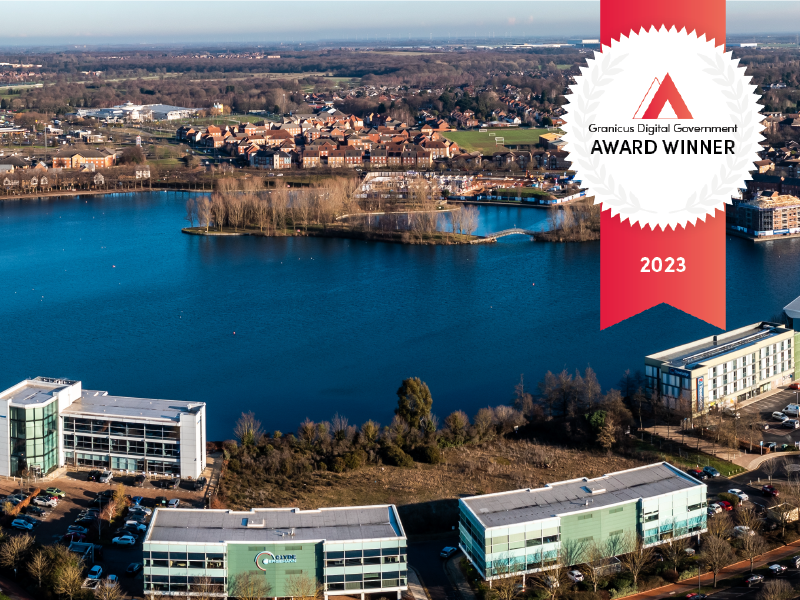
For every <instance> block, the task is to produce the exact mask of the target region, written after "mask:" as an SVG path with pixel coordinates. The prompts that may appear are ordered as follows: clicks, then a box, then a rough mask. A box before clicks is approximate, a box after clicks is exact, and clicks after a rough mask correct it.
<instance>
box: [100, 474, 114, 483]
mask: <svg viewBox="0 0 800 600" xmlns="http://www.w3.org/2000/svg"><path fill="white" fill-rule="evenodd" d="M112 476H113V474H112V473H111V471H103V472H102V473H100V478H99V479H98V481H99V482H100V483H111V478H112Z"/></svg>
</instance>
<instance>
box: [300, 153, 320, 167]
mask: <svg viewBox="0 0 800 600" xmlns="http://www.w3.org/2000/svg"><path fill="white" fill-rule="evenodd" d="M302 161H303V163H302V164H303V168H304V169H313V168H316V167H319V166H320V164H321V162H320V154H319V150H304V151H303V158H302Z"/></svg>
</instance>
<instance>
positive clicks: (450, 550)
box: [439, 546, 458, 558]
mask: <svg viewBox="0 0 800 600" xmlns="http://www.w3.org/2000/svg"><path fill="white" fill-rule="evenodd" d="M456 552H458V548H454V547H453V546H445V547H444V548H442V551H441V552H439V558H450V557H451V556H453V554H455V553H456Z"/></svg>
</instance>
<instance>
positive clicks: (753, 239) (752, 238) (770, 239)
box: [725, 227, 800, 244]
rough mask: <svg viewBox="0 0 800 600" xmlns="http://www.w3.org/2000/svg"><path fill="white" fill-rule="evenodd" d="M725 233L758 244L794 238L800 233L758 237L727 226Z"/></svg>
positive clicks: (798, 236)
mask: <svg viewBox="0 0 800 600" xmlns="http://www.w3.org/2000/svg"><path fill="white" fill-rule="evenodd" d="M725 233H727V234H728V235H732V236H734V237H738V238H742V239H744V240H750V241H751V242H753V243H755V244H760V243H762V242H776V241H778V240H794V239H797V238H800V233H783V234H780V235H762V236H759V237H756V236H753V235H749V234H747V233H744V232H742V231H736V230H735V229H729V228H728V227H726V228H725Z"/></svg>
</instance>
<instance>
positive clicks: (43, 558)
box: [28, 550, 50, 587]
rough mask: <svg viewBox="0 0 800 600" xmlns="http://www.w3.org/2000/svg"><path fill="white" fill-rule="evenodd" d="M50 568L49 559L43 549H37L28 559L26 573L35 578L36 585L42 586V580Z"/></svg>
mask: <svg viewBox="0 0 800 600" xmlns="http://www.w3.org/2000/svg"><path fill="white" fill-rule="evenodd" d="M49 569H50V561H49V560H48V558H47V553H46V552H45V551H44V550H37V551H36V552H34V553H33V556H31V558H30V560H29V561H28V573H30V575H31V577H33V578H34V579H35V580H36V585H37V586H38V587H42V580H43V579H44V577H45V575H47V571H48V570H49Z"/></svg>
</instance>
